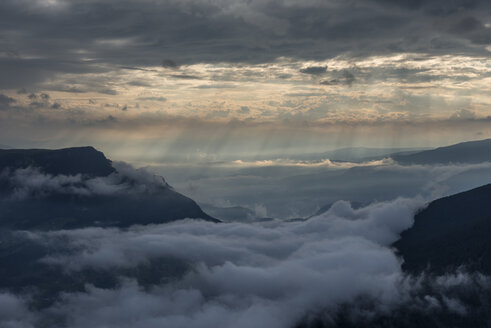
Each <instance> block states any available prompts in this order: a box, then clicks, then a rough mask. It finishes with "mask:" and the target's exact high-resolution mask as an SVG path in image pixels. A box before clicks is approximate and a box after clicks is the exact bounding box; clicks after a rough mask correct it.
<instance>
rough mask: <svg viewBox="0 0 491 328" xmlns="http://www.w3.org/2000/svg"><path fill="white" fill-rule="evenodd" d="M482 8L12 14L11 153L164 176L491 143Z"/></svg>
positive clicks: (0, 98)
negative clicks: (229, 160) (86, 153)
mask: <svg viewBox="0 0 491 328" xmlns="http://www.w3.org/2000/svg"><path fill="white" fill-rule="evenodd" d="M490 13H491V3H490V2H489V1H485V0H466V1H464V0H428V1H422V0H401V1H389V0H364V1H361V0H352V1H346V0H343V1H341V0H329V1H318V0H302V1H297V0H283V1H279V0H249V1H238V0H228V1H224V0H179V1H177V0H175V1H174V0H169V1H150V0H140V1H134V0H133V1H132V0H120V1H109V0H102V1H92V0H83V1H82V0H3V1H1V3H0V71H1V72H2V74H0V143H1V144H4V145H9V146H12V147H39V148H56V147H69V146H77V145H94V146H96V147H97V148H99V149H101V150H103V151H104V152H105V153H107V154H109V155H111V156H113V157H116V158H117V159H119V160H129V161H137V160H140V161H142V162H148V163H151V162H162V161H165V160H166V159H173V160H177V161H186V160H187V161H199V160H203V159H205V160H216V159H220V158H222V157H227V156H228V157H234V156H235V157H237V158H238V157H241V156H255V155H265V154H266V155H267V154H283V155H291V154H299V153H313V152H322V151H326V150H329V149H335V148H342V147H350V146H365V147H433V146H439V145H448V144H452V143H456V142H459V141H464V140H477V139H484V138H489V137H491V124H490V123H491V107H490V104H491V83H490V82H491V62H490V60H489V59H490V55H491V15H490Z"/></svg>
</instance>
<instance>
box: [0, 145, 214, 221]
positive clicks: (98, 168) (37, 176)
mask: <svg viewBox="0 0 491 328" xmlns="http://www.w3.org/2000/svg"><path fill="white" fill-rule="evenodd" d="M19 170H35V173H31V175H28V176H27V177H24V178H23V179H24V180H25V181H23V180H22V177H23V176H22V175H20V177H19V175H18V172H19ZM132 170H133V171H134V172H138V171H137V170H134V169H132ZM24 173H25V172H24ZM16 174H17V175H16ZM33 174H34V175H33ZM148 175H149V174H148V173H147V177H146V180H145V181H139V177H138V174H133V175H131V174H130V175H124V174H121V172H118V171H117V170H116V169H115V168H114V167H113V165H112V162H111V161H110V160H108V159H107V158H106V157H105V156H104V154H103V153H102V152H100V151H97V150H96V149H94V148H93V147H77V148H66V149H59V150H44V149H27V150H23V149H14V150H0V228H9V229H24V230H29V229H40V230H58V229H74V228H83V227H91V226H103V227H120V228H123V227H129V226H131V225H135V224H158V223H165V222H170V221H174V220H180V219H185V218H194V219H203V220H207V221H213V222H218V220H216V219H214V218H212V217H211V216H209V215H208V214H206V213H204V212H203V211H202V210H201V208H200V207H199V206H198V205H197V204H196V202H194V201H193V200H192V199H190V198H188V197H186V196H184V195H182V194H180V193H178V192H176V191H175V190H173V189H172V187H170V186H169V185H168V184H167V183H165V181H164V180H163V179H162V178H160V177H155V179H154V180H152V179H150V181H148V180H149V179H148ZM149 176H150V177H151V175H149ZM37 180H39V181H40V182H37ZM43 183H44V184H43ZM53 184H56V186H57V188H55V187H53ZM89 184H92V185H94V184H99V185H102V187H99V188H98V189H97V190H96V191H95V192H92V191H90V192H88V191H87V190H89V189H87V185H89ZM25 185H27V186H28V187H25ZM45 187H46V188H48V187H49V188H51V189H50V190H45V189H43V188H45ZM103 187H104V188H106V189H107V188H112V189H114V190H115V191H114V192H112V191H107V190H105V189H104V188H103ZM122 187H124V188H125V190H124V191H120V190H121V189H122ZM33 190H34V191H33Z"/></svg>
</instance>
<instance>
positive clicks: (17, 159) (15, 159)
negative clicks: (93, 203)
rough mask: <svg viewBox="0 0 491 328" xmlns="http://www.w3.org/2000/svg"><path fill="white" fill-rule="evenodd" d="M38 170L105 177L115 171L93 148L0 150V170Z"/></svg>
mask: <svg viewBox="0 0 491 328" xmlns="http://www.w3.org/2000/svg"><path fill="white" fill-rule="evenodd" d="M29 166H32V167H38V168H40V169H41V171H43V172H45V173H48V174H54V175H59V174H65V175H75V174H86V175H90V176H107V175H109V174H111V173H113V172H115V171H116V170H115V169H114V168H113V167H112V165H111V161H110V160H108V159H107V158H106V157H105V156H104V154H103V153H102V152H100V151H97V150H95V149H94V148H93V147H75V148H65V149H57V150H48V149H7V150H3V149H1V150H0V171H1V170H3V169H5V168H14V169H19V168H26V167H29Z"/></svg>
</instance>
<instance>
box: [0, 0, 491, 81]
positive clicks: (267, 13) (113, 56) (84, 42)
mask: <svg viewBox="0 0 491 328" xmlns="http://www.w3.org/2000/svg"><path fill="white" fill-rule="evenodd" d="M490 7H491V5H490V4H489V2H488V1H484V0H473V1H457V0H455V1H441V0H430V1H409V0H408V1H396V2H394V1H387V0H378V1H361V0H357V1H351V2H343V1H338V2H334V3H330V4H329V5H326V4H324V3H322V2H316V1H312V2H310V1H308V2H305V1H289V2H283V1H273V0H267V1H251V2H248V3H247V4H244V3H242V2H240V1H230V2H225V3H223V2H213V1H211V2H210V1H208V2H202V1H197V0H188V1H184V2H179V1H171V2H140V1H134V0H122V1H117V2H115V1H110V0H104V1H97V2H92V1H91V2H86V1H80V0H69V1H68V0H67V1H63V2H56V3H54V2H53V3H52V4H49V3H48V2H47V3H46V4H44V5H43V4H41V3H38V2H19V1H14V0H5V1H2V2H1V3H0V20H1V21H2V29H3V30H4V31H8V32H9V34H8V35H9V37H8V38H3V39H2V41H0V48H5V49H12V51H14V52H15V53H16V54H18V55H16V56H14V57H12V56H6V57H2V58H1V59H0V70H1V71H2V73H3V74H2V77H1V78H0V88H29V87H30V86H32V85H35V84H36V83H39V82H42V81H44V80H46V79H47V78H49V77H50V76H52V75H53V74H57V73H81V72H84V73H85V72H104V71H107V70H110V69H114V67H127V68H138V69H145V67H147V66H158V65H160V66H161V67H164V68H167V69H172V70H176V69H179V68H180V67H181V65H186V64H189V63H196V62H231V63H237V62H250V63H258V62H268V61H272V60H275V59H277V58H279V57H293V58H298V59H325V58H332V57H335V56H339V55H343V56H347V57H354V58H358V57H360V56H366V55H374V54H388V53H400V52H417V53H430V54H448V53H451V54H452V53H455V52H458V53H465V54H471V55H488V52H487V51H486V49H485V46H486V45H487V43H488V42H489V40H490V33H489V27H486V26H485V25H484V23H483V22H486V19H487V16H486V13H487V12H489V9H490ZM440 21H442V22H440ZM80 50H83V51H80ZM163 56H165V57H164V59H162V57H163ZM87 57H88V58H92V59H91V60H87ZM171 58H179V63H177V62H176V60H174V59H171ZM305 72H306V73H308V74H315V73H316V72H320V69H318V71H316V70H315V69H314V68H310V69H309V68H306V69H305ZM309 72H310V73H309ZM6 77H8V79H7V78H6Z"/></svg>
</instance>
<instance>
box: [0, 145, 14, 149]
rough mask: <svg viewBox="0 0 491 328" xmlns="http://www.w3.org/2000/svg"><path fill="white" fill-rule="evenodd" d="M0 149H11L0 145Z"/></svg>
mask: <svg viewBox="0 0 491 328" xmlns="http://www.w3.org/2000/svg"><path fill="white" fill-rule="evenodd" d="M0 149H12V147H10V146H7V145H2V144H0Z"/></svg>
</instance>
